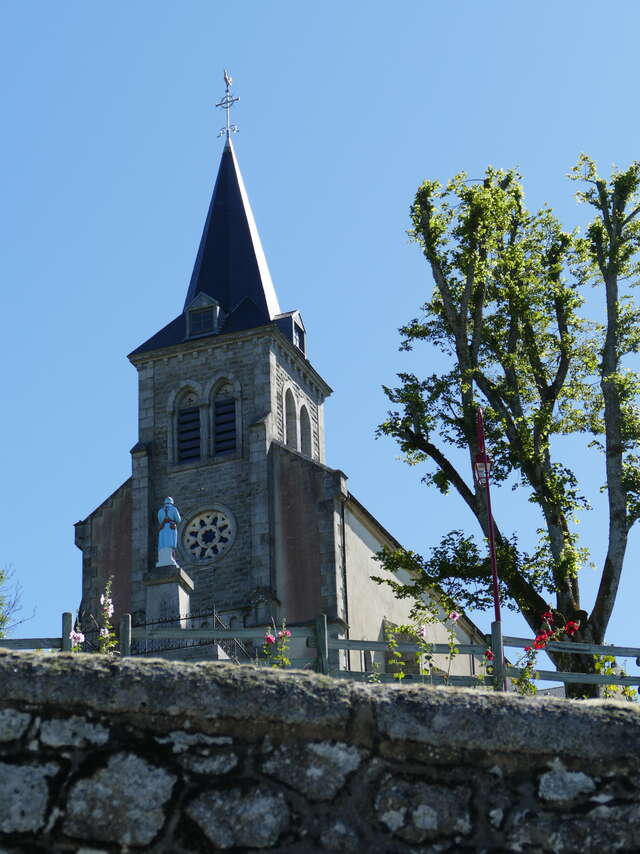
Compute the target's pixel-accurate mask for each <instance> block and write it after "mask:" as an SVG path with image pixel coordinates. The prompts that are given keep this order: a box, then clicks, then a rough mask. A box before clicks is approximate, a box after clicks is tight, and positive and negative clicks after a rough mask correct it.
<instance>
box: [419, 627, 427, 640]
mask: <svg viewBox="0 0 640 854" xmlns="http://www.w3.org/2000/svg"><path fill="white" fill-rule="evenodd" d="M420 636H421V637H422V638H423V640H426V639H427V627H426V626H423V627H422V628H421V629H420Z"/></svg>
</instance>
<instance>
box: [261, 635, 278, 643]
mask: <svg viewBox="0 0 640 854" xmlns="http://www.w3.org/2000/svg"><path fill="white" fill-rule="evenodd" d="M264 642H265V643H275V642H276V639H275V638H274V636H273V635H265V636H264Z"/></svg>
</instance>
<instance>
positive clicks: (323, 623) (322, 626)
mask: <svg viewBox="0 0 640 854" xmlns="http://www.w3.org/2000/svg"><path fill="white" fill-rule="evenodd" d="M315 631H316V650H317V658H316V670H317V672H318V673H328V672H329V636H328V634H327V615H326V614H318V616H317V617H316V620H315Z"/></svg>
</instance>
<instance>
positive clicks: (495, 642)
mask: <svg viewBox="0 0 640 854" xmlns="http://www.w3.org/2000/svg"><path fill="white" fill-rule="evenodd" d="M491 652H492V653H493V683H494V687H495V690H496V691H504V690H505V684H504V645H503V643H502V623H501V622H500V621H499V620H494V622H493V623H491Z"/></svg>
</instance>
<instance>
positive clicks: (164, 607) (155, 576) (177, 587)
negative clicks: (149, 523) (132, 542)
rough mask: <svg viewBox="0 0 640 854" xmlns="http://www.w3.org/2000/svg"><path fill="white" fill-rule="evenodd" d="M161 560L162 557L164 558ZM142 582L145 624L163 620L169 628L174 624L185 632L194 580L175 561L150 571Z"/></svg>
mask: <svg viewBox="0 0 640 854" xmlns="http://www.w3.org/2000/svg"><path fill="white" fill-rule="evenodd" d="M163 551H164V549H163ZM167 551H171V549H167ZM160 557H161V558H162V555H161V556H160ZM143 581H144V583H145V587H146V588H147V596H146V604H147V607H146V622H147V623H154V622H158V621H160V620H162V621H163V622H165V624H167V625H172V624H173V625H175V626H180V628H183V629H186V628H187V617H188V616H189V604H190V600H191V594H192V593H193V581H192V580H191V577H190V576H189V575H188V574H187V573H186V572H185V571H184V569H181V568H180V567H179V566H178V565H177V564H176V563H175V562H174V561H173V559H172V563H171V564H169V565H167V564H164V565H163V566H155V567H154V568H153V569H150V570H149V571H148V572H147V573H145V575H144V577H143Z"/></svg>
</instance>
